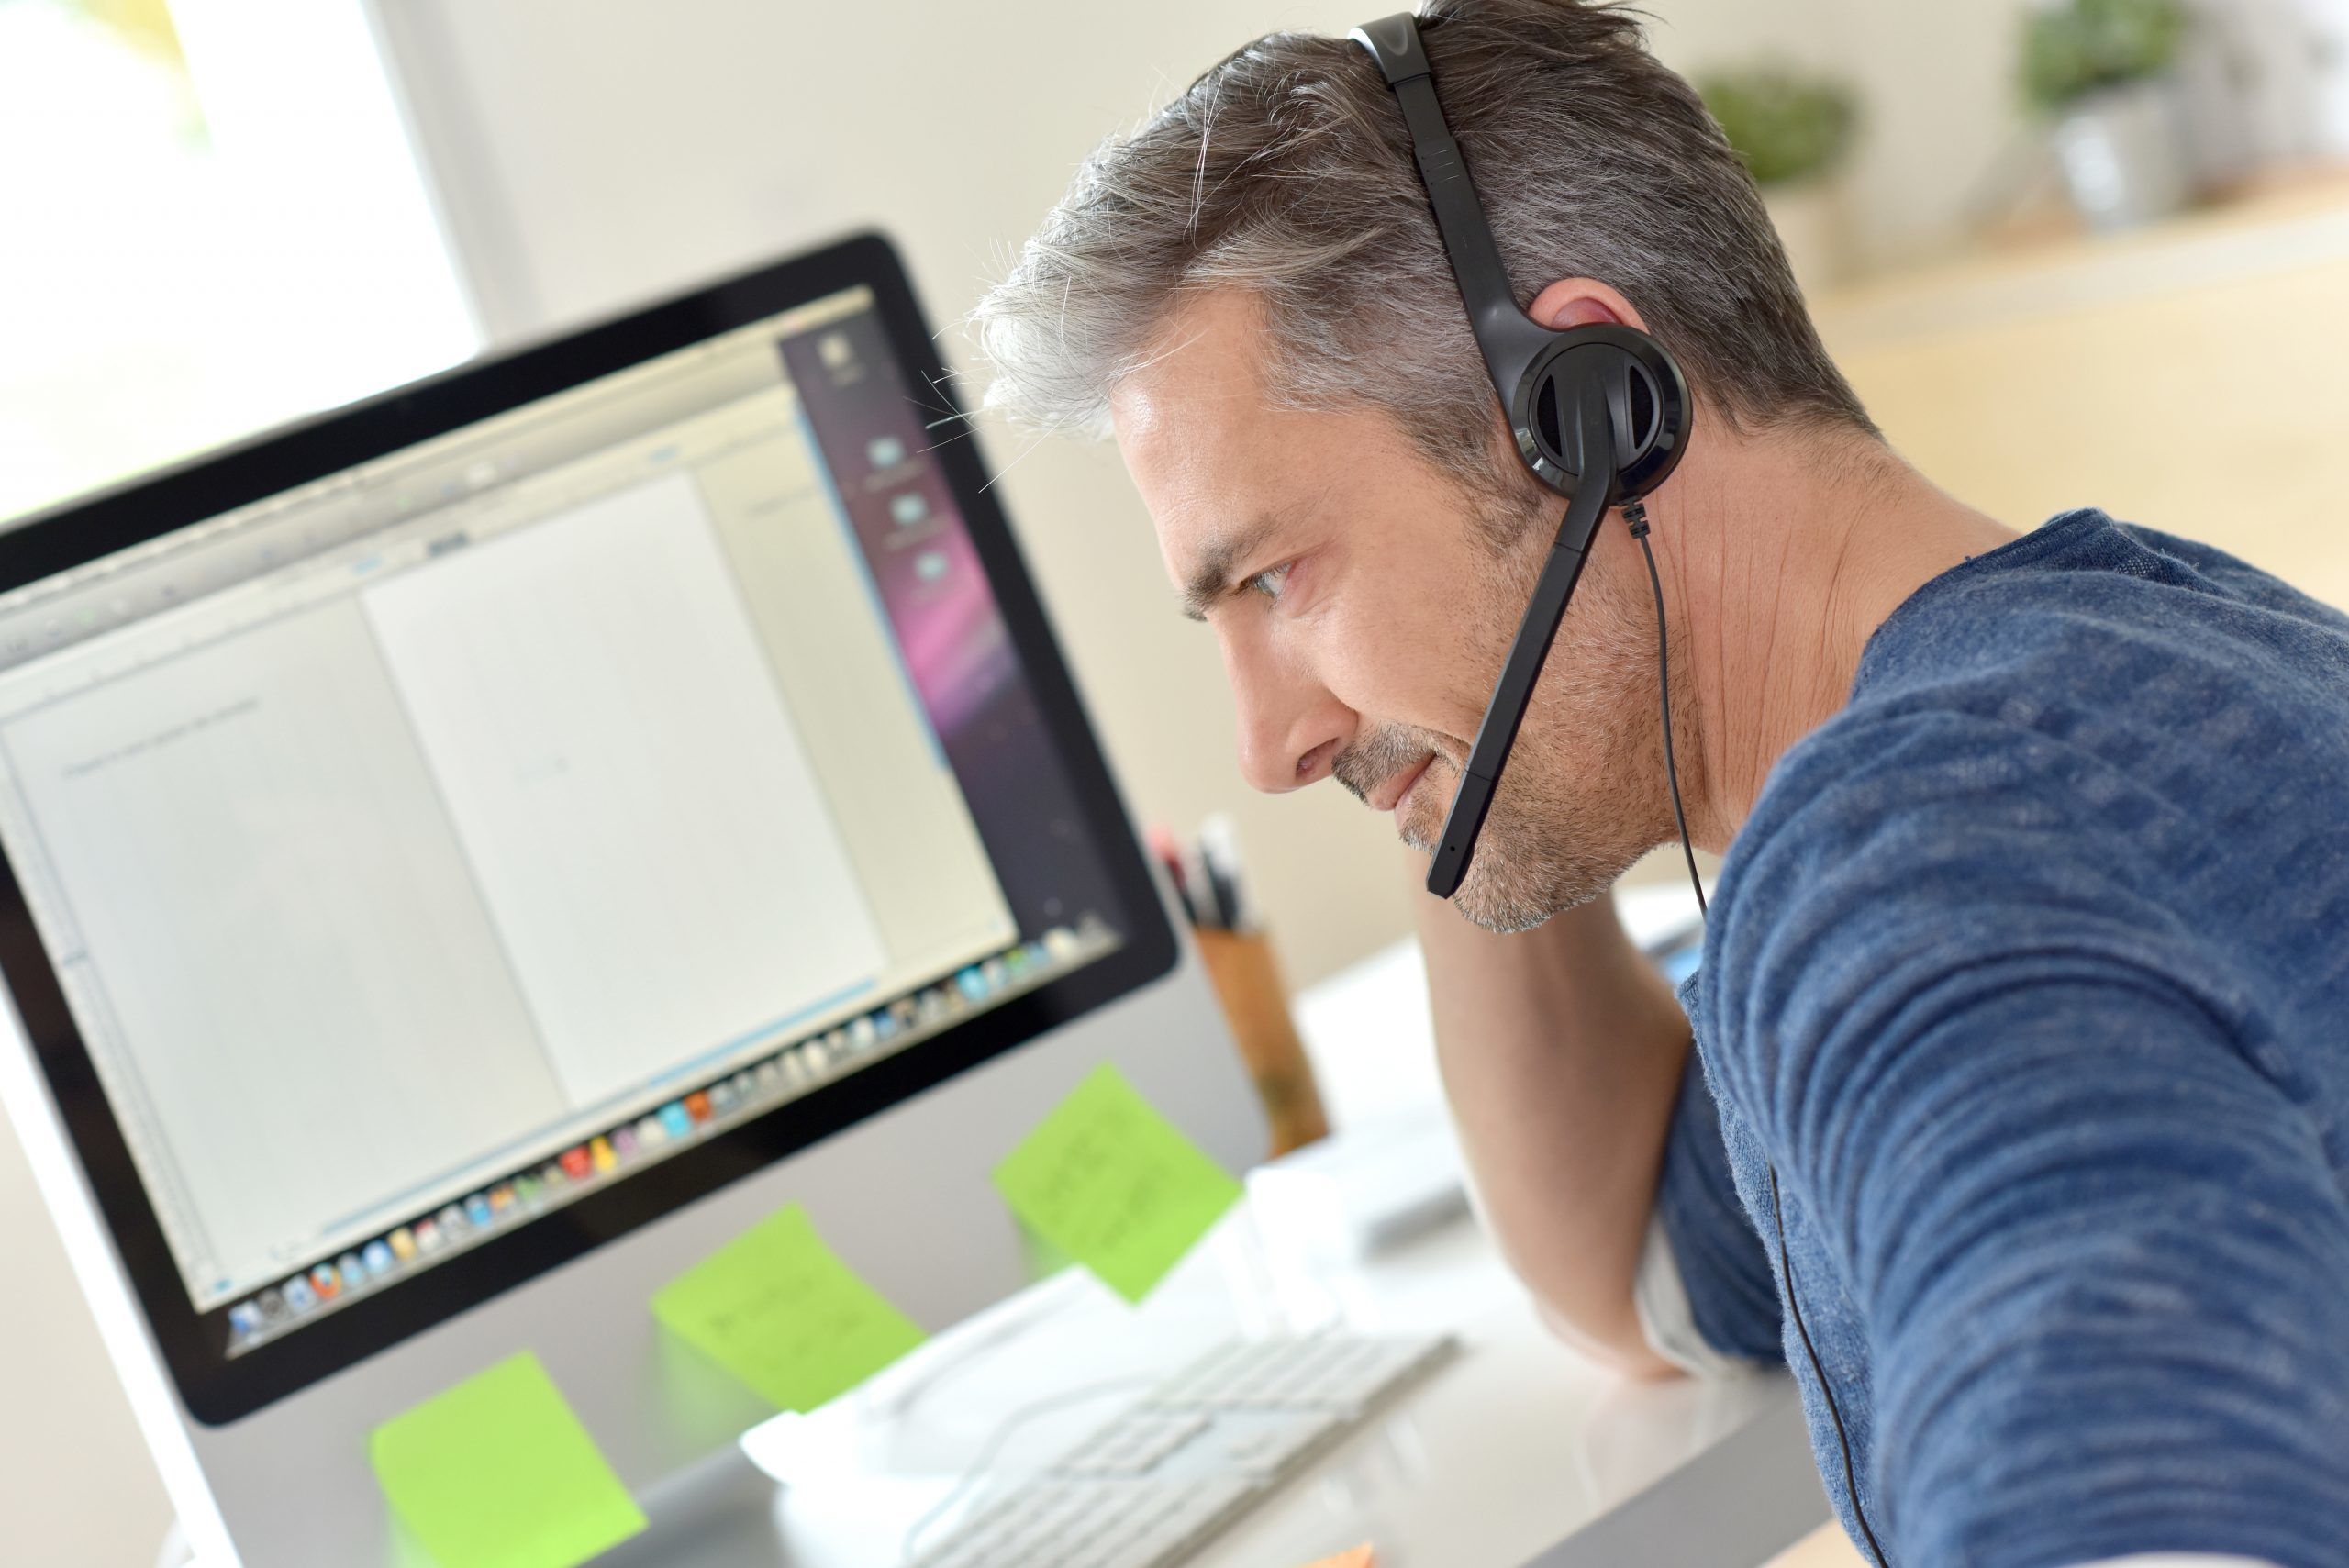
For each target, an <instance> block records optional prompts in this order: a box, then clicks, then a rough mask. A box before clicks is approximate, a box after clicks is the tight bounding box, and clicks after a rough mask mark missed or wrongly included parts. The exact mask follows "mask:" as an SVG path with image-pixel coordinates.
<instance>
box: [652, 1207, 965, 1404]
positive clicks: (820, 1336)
mask: <svg viewBox="0 0 2349 1568" xmlns="http://www.w3.org/2000/svg"><path fill="white" fill-rule="evenodd" d="M652 1311H653V1315H654V1316H655V1317H657V1318H660V1319H661V1321H662V1323H664V1324H666V1325H667V1326H668V1328H669V1329H670V1330H671V1332H673V1333H674V1334H676V1335H677V1336H678V1337H679V1338H680V1339H683V1340H685V1342H686V1343H688V1344H690V1345H692V1346H694V1347H695V1348H696V1350H698V1351H701V1352H702V1353H703V1354H705V1355H707V1356H708V1357H709V1358H710V1359H711V1360H713V1361H715V1362H718V1365H720V1366H722V1367H724V1368H725V1369H726V1370H727V1371H729V1372H730V1373H733V1374H734V1375H735V1376H736V1377H738V1378H740V1379H741V1380H742V1382H744V1383H745V1384H747V1385H750V1386H751V1388H752V1389H754V1390H756V1391H757V1392H758V1393H759V1394H760V1395H761V1396H763V1397H764V1398H765V1399H766V1400H767V1401H768V1402H769V1403H771V1404H773V1405H774V1406H776V1407H779V1408H781V1409H785V1410H798V1411H802V1412H805V1411H808V1410H813V1409H815V1408H816V1407H818V1406H819V1405H822V1404H825V1403H827V1402H828V1401H829V1400H831V1399H834V1398H837V1397H838V1396H841V1395H842V1394H845V1393H847V1392H848V1391H849V1390H850V1389H852V1388H853V1387H855V1386H856V1385H858V1384H860V1383H863V1381H864V1380H865V1379H866V1378H868V1377H870V1376H872V1375H873V1374H874V1373H876V1372H879V1371H880V1370H881V1369H882V1368H883V1367H885V1366H887V1365H888V1364H889V1363H890V1362H894V1361H896V1359H897V1358H898V1357H899V1356H902V1355H904V1354H905V1353H906V1352H907V1351H910V1350H912V1349H913V1348H914V1347H915V1346H917V1345H918V1344H920V1343H921V1342H922V1338H923V1336H922V1331H921V1329H920V1328H919V1327H918V1325H917V1324H915V1322H914V1321H913V1319H911V1318H907V1316H906V1315H905V1314H904V1313H902V1312H900V1311H898V1310H897V1309H896V1307H892V1306H891V1305H890V1304H889V1302H888V1301H887V1300H886V1299H885V1297H884V1296H882V1295H881V1293H880V1292H878V1291H876V1290H874V1288H873V1287H872V1286H871V1285H869V1284H865V1283H864V1281H863V1279H862V1278H860V1277H859V1276H858V1275H857V1274H856V1273H855V1272H854V1271H853V1270H852V1269H851V1268H850V1267H849V1266H848V1265H847V1264H846V1263H844V1262H841V1259H840V1255H839V1254H838V1253H836V1252H834V1251H832V1250H831V1248H830V1247H829V1246H827V1245H825V1242H824V1239H823V1237H821V1236H819V1235H818V1234H817V1232H816V1227H815V1225H814V1223H813V1222H811V1221H810V1220H809V1219H808V1218H807V1210H805V1209H803V1208H800V1207H798V1206H796V1205H794V1206H793V1207H789V1208H786V1209H784V1210H783V1211H781V1212H780V1213H777V1214H773V1215H770V1216H768V1217H767V1218H765V1219H763V1220H761V1221H760V1222H759V1223H758V1224H756V1225H754V1226H752V1227H751V1229H748V1230H746V1231H744V1232H743V1233H742V1234H741V1235H740V1236H738V1237H736V1238H735V1239H734V1240H731V1241H729V1242H728V1243H727V1244H726V1245H725V1246H723V1247H721V1248H719V1249H718V1251H715V1252H713V1253H711V1254H710V1255H709V1256H708V1257H707V1258H706V1259H704V1260H703V1261H702V1262H699V1263H697V1264H696V1265H695V1266H694V1267H693V1268H691V1269H689V1270H687V1271H686V1272H685V1273H682V1274H680V1275H678V1276H677V1277H676V1278H675V1279H674V1280H672V1281H670V1282H669V1284H666V1285H663V1286H662V1289H661V1293H660V1294H659V1295H658V1296H654V1297H653V1298H652Z"/></svg>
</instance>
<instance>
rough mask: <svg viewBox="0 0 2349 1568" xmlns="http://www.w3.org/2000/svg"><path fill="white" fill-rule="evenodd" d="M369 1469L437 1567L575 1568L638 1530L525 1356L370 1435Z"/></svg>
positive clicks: (567, 1411) (613, 1483) (627, 1505)
mask: <svg viewBox="0 0 2349 1568" xmlns="http://www.w3.org/2000/svg"><path fill="white" fill-rule="evenodd" d="M367 1458H368V1462H370V1463H371V1464H373V1466H374V1469H375V1477H376V1479H377V1480H378V1481H380V1482H381V1483H382V1484H383V1488H384V1498H385V1500H386V1501H388V1502H389V1503H390V1504H391V1506H392V1511H393V1513H395V1514H396V1515H397V1516H398V1517H399V1520H400V1522H401V1523H402V1524H404V1525H406V1527H407V1529H408V1532H409V1533H410V1534H411V1535H413V1536H414V1537H415V1538H416V1540H417V1543H418V1544H419V1545H421V1546H422V1547H423V1548H424V1549H425V1550H426V1551H429V1552H430V1553H431V1555H432V1558H433V1560H434V1561H435V1562H438V1563H439V1564H440V1568H573V1565H574V1564H576V1563H581V1562H586V1561H587V1560H588V1559H589V1558H591V1557H593V1556H595V1555H596V1553H598V1552H600V1551H605V1550H606V1549H607V1548H608V1547H612V1546H616V1545H618V1543H619V1542H621V1541H623V1540H627V1539H628V1538H629V1537H630V1536H632V1535H634V1534H636V1533H637V1532H638V1531H640V1530H641V1529H644V1525H645V1520H644V1515H643V1514H642V1513H640V1511H638V1508H637V1506H636V1504H635V1502H634V1501H633V1500H632V1499H631V1498H630V1497H629V1495H628V1488H627V1487H625V1486H623V1485H620V1480H619V1477H618V1476H617V1475H615V1474H613V1473H612V1468H611V1466H610V1465H608V1464H607V1463H606V1462H604V1456H603V1454H602V1453H600V1452H598V1451H596V1441H595V1440H594V1439H593V1438H591V1437H589V1436H588V1435H587V1429H585V1428H584V1427H582V1426H581V1425H580V1424H579V1418H578V1417H576V1416H574V1415H573V1414H572V1413H571V1407H570V1406H569V1405H568V1404H566V1403H564V1401H563V1397H562V1391H561V1390H559V1389H557V1388H556V1387H555V1385H554V1381H553V1379H551V1378H550V1377H549V1376H548V1375H547V1371H546V1368H545V1367H543V1366H541V1365H540V1363H539V1358H538V1357H537V1356H535V1355H532V1354H531V1353H530V1352H529V1351H523V1352H522V1353H521V1354H519V1355H517V1356H511V1357H508V1358H507V1360H505V1361H502V1362H498V1363H497V1364H496V1365H495V1366H493V1367H491V1368H490V1369H489V1370H488V1371H486V1372H484V1373H479V1374H478V1375H476V1376H473V1377H471V1378H468V1379H466V1380H465V1381H464V1382H462V1383H461V1384H459V1385H457V1386H456V1387H454V1388H451V1389H450V1390H448V1391H447V1392H446V1393H443V1394H439V1395H435V1396H433V1397H432V1398H430V1399H428V1400H426V1401H425V1402H424V1403H423V1404H421V1405H418V1406H417V1407H414V1408H413V1409H410V1410H408V1411H406V1412H405V1413H404V1414H401V1415H398V1416H395V1417H393V1418H391V1419H390V1420H388V1421H386V1422H384V1424H383V1425H382V1426H380V1427H378V1428H376V1429H375V1430H374V1432H373V1434H372V1435H371V1436H370V1437H369V1439H368V1441H367Z"/></svg>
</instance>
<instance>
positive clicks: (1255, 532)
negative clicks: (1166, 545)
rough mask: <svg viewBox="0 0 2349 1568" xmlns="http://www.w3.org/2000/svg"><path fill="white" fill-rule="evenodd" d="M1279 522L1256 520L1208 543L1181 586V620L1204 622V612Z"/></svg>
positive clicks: (1276, 519)
mask: <svg viewBox="0 0 2349 1568" xmlns="http://www.w3.org/2000/svg"><path fill="white" fill-rule="evenodd" d="M1280 521H1281V520H1280V519H1279V518H1278V517H1256V518H1254V519H1252V521H1249V522H1246V523H1242V524H1241V526H1240V527H1239V528H1234V529H1233V530H1232V531H1231V532H1230V533H1228V534H1226V535H1224V536H1223V537H1222V538H1220V539H1209V540H1208V545H1207V548H1206V549H1204V550H1201V551H1199V563H1198V564H1197V566H1194V567H1193V568H1192V569H1191V575H1190V577H1189V579H1188V580H1187V581H1186V582H1185V584H1183V614H1184V616H1185V617H1187V618H1188V619H1191V620H1205V619H1207V618H1208V609H1209V608H1211V607H1212V606H1214V604H1215V602H1216V601H1217V600H1218V599H1220V598H1221V597H1223V595H1225V594H1226V593H1227V592H1229V591H1230V587H1231V574H1232V573H1234V572H1235V571H1237V570H1239V567H1240V563H1241V562H1243V561H1245V560H1247V559H1248V558H1249V557H1250V556H1252V555H1254V554H1255V553H1256V551H1258V550H1262V549H1263V548H1264V540H1265V539H1268V538H1269V537H1271V535H1272V534H1273V533H1274V532H1275V530H1277V529H1278V528H1279V527H1280Z"/></svg>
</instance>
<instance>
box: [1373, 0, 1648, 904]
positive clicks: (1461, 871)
mask: <svg viewBox="0 0 2349 1568" xmlns="http://www.w3.org/2000/svg"><path fill="white" fill-rule="evenodd" d="M1351 36H1352V37H1353V40H1354V41H1355V42H1356V43H1358V44H1360V45H1362V46H1363V48H1364V49H1366V50H1369V51H1370V57H1371V58H1372V59H1373V60H1375V61H1377V62H1378V69H1379V71H1380V72H1382V73H1384V74H1385V76H1386V84H1387V86H1389V87H1391V88H1393V89H1394V91H1395V101H1396V102H1397V104H1398V105H1400V106H1401V107H1402V110H1403V123H1404V124H1405V125H1406V126H1408V128H1409V129H1410V133H1411V150H1412V154H1413V156H1414V157H1415V158H1416V159H1417V161H1418V162H1419V178H1420V179H1421V180H1422V181H1423V182H1424V183H1426V185H1427V191H1428V202H1429V205H1430V206H1432V207H1434V209H1435V226H1436V232H1437V233H1438V234H1440V235H1442V239H1443V249H1444V252H1445V254H1446V255H1448V256H1449V257H1450V258H1451V260H1452V272H1453V276H1454V277H1455V278H1456V279H1458V280H1459V284H1460V299H1461V303H1462V304H1464V305H1465V306H1467V307H1468V325H1469V328H1470V329H1471V330H1472V331H1473V332H1475V337H1476V347H1477V349H1478V350H1481V351H1482V352H1483V354H1484V356H1485V368H1486V371H1487V372H1489V373H1491V375H1492V378H1493V391H1494V392H1495V394H1497V395H1498V396H1499V398H1500V403H1501V410H1502V412H1503V413H1504V414H1506V415H1507V416H1508V427H1509V429H1510V431H1511V433H1512V434H1514V435H1515V437H1516V438H1517V450H1518V455H1519V456H1520V457H1521V458H1523V459H1524V460H1525V466H1526V467H1528V468H1530V469H1531V470H1532V471H1533V474H1534V477H1536V478H1538V479H1539V480H1541V481H1542V484H1546V485H1548V486H1549V487H1550V488H1551V489H1553V490H1554V491H1556V492H1557V493H1558V494H1559V495H1564V496H1565V497H1566V498H1567V500H1568V502H1569V505H1568V506H1567V508H1566V516H1565V520H1564V522H1563V523H1561V524H1560V525H1559V528H1558V538H1557V542H1556V543H1555V544H1554V545H1553V546H1552V547H1551V550H1550V559H1549V560H1548V562H1545V563H1544V564H1543V566H1542V576H1541V579H1540V581H1539V582H1537V583H1536V584H1534V588H1533V597H1532V600H1531V602H1530V603H1529V604H1528V605H1527V606H1525V618H1524V619H1523V620H1522V621H1520V623H1519V625H1518V628H1517V640H1516V641H1515V642H1513V643H1511V644H1510V645H1509V651H1508V661H1507V662H1505V663H1504V664H1503V665H1502V666H1501V673H1500V679H1499V680H1498V681H1497V682H1495V683H1494V685H1493V695H1492V699H1491V701H1489V702H1487V703H1486V705H1485V717H1484V722H1483V723H1482V724H1480V725H1478V726H1477V728H1476V743H1475V746H1474V747H1473V748H1471V749H1470V751H1469V753H1468V766H1467V770H1466V771H1465V772H1464V773H1463V774H1462V775H1461V779H1460V791H1459V793H1458V794H1457V795H1453V798H1452V810H1451V812H1450V814H1449V815H1447V816H1446V817H1445V818H1444V822H1443V836H1442V838H1441V839H1439V840H1437V841H1436V850H1435V854H1434V857H1433V859H1432V860H1431V862H1430V863H1429V865H1428V891H1429V892H1430V893H1432V894H1434V895H1436V896H1437V897H1439V898H1449V897H1451V896H1452V895H1453V894H1454V893H1456V892H1458V891H1459V890H1460V884H1461V880H1462V879H1463V878H1464V877H1465V876H1466V875H1467V874H1468V862H1469V861H1470V860H1471V858H1472V857H1474V855H1475V852H1476V836H1477V834H1478V833H1479V832H1481V831H1482V830H1483V828H1484V826H1485V815H1486V812H1487V811H1489V810H1490V809H1491V808H1492V804H1493V792H1494V790H1495V789H1496V788H1497V787H1498V785H1499V784H1500V777H1501V769H1502V768H1503V767H1505V766H1507V765H1508V753H1509V748H1510V747H1512V746H1514V745H1515V744H1516V743H1517V731H1518V727H1519V726H1520V725H1521V724H1522V723H1523V722H1524V721H1525V708H1526V705H1527V704H1528V703H1530V702H1531V701H1532V699H1533V688H1534V685H1535V684H1536V683H1537V682H1539V681H1540V680H1541V678H1542V664H1543V662H1545V661H1546V660H1547V659H1548V658H1549V656H1550V642H1551V639H1553V638H1555V637H1556V636H1557V634H1558V623H1559V622H1560V621H1562V620H1563V619H1564V617H1565V614H1566V606H1567V605H1568V604H1569V603H1571V602H1572V601H1573V599H1574V596H1575V584H1576V583H1578V582H1580V581H1581V579H1582V567H1583V561H1584V559H1585V557H1586V554H1587V553H1588V551H1589V550H1590V540H1591V536H1592V535H1593V534H1595V533H1597V532H1598V525H1599V524H1600V523H1601V522H1602V521H1604V520H1605V518H1606V517H1607V514H1608V512H1609V510H1610V509H1611V508H1613V507H1616V506H1622V505H1624V504H1626V503H1629V502H1636V501H1637V500H1639V499H1640V497H1642V496H1643V495H1647V494H1648V493H1649V492H1650V491H1652V490H1653V489H1654V488H1655V487H1656V486H1657V485H1659V484H1663V483H1664V479H1665V477H1666V476H1667V475H1669V474H1670V473H1672V471H1673V469H1674V467H1675V466H1676V465H1677V464H1678V463H1679V462H1680V456H1681V453H1682V452H1683V451H1685V450H1687V445H1688V427H1689V417H1690V407H1689V402H1688V383H1687V379H1686V378H1685V377H1683V376H1682V375H1681V373H1680V366H1679V365H1678V364H1677V363H1675V361H1674V360H1673V358H1672V356H1671V354H1670V353H1668V352H1666V351H1665V350H1664V345H1663V344H1661V343H1659V342H1657V341H1656V340H1655V339H1653V338H1651V337H1649V336H1648V335H1647V334H1646V333H1644V332H1640V331H1635V330H1633V329H1632V328H1629V327H1618V326H1610V325H1593V326H1588V327H1570V328H1566V329H1565V330H1564V331H1563V332H1560V331H1553V330H1552V329H1551V328H1547V327H1544V326H1542V325H1541V324H1540V323H1539V322H1537V321H1535V320H1534V319H1533V318H1532V317H1530V316H1528V315H1526V314H1525V312H1524V311H1523V310H1521V309H1520V308H1519V307H1518V303H1517V296H1516V295H1514V294H1512V293H1511V292H1510V290H1509V284H1508V271H1507V270H1506V269H1505V268H1504V267H1503V266H1502V265H1501V254H1500V250H1499V248H1498V247H1497V245H1495V244H1494V243H1493V230H1492V226H1491V225H1490V224H1489V223H1487V222H1486V219H1485V209H1484V207H1483V206H1481V205H1480V204H1479V203H1478V202H1477V200H1476V192H1475V186H1473V185H1471V184H1470V183H1469V181H1468V171H1467V169H1466V167H1465V166H1464V164H1463V163H1462V162H1461V161H1460V148H1459V145H1458V144H1457V143H1456V142H1454V141H1453V139H1452V131H1451V128H1449V127H1448V126H1446V125H1445V124H1444V120H1443V109H1442V106H1441V105H1439V104H1438V103H1437V102H1436V95H1435V83H1434V80H1433V78H1432V76H1431V73H1430V70H1429V66H1428V57H1427V50H1425V49H1423V48H1421V47H1420V44H1419V24H1418V22H1417V21H1416V20H1414V19H1413V18H1412V17H1410V16H1408V14H1407V15H1403V16H1398V17H1386V19H1385V20H1383V21H1377V22H1369V23H1365V24H1364V25H1363V26H1362V27H1359V28H1355V29H1354V30H1353V34H1352V35H1351Z"/></svg>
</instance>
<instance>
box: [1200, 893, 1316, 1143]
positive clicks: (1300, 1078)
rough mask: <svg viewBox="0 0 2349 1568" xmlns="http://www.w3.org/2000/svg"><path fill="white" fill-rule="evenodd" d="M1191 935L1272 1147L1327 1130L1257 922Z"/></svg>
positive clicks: (1276, 967)
mask: <svg viewBox="0 0 2349 1568" xmlns="http://www.w3.org/2000/svg"><path fill="white" fill-rule="evenodd" d="M1193 935H1194V936H1196V937H1197V940H1198V944H1199V957H1200V960H1201V961H1202V962H1205V963H1206V964H1207V967H1208V979H1209V980H1211V981H1212V982H1214V984H1215V994H1216V997H1217V999H1218V1000H1219V1001H1220V1002H1221V1003H1222V1004H1223V1016H1224V1018H1225V1020H1226V1021H1227V1022H1228V1023H1230V1026H1231V1034H1232V1038H1233V1039H1234V1040H1237V1041H1238V1042H1239V1044H1240V1057H1241V1061H1242V1062H1245V1063H1246V1064H1247V1068H1248V1073H1249V1076H1250V1077H1252V1078H1253V1079H1254V1080H1255V1081H1256V1092H1257V1093H1258V1094H1259V1095H1262V1096H1263V1097H1264V1115H1265V1118H1266V1119H1267V1120H1268V1121H1270V1122H1271V1123H1272V1129H1273V1150H1272V1151H1273V1153H1274V1154H1275V1155H1281V1154H1286V1153H1287V1152H1288V1151H1290V1150H1292V1149H1300V1148H1303V1147H1304V1146H1305V1145H1306V1144H1308V1143H1310V1142H1312V1141H1313V1140H1316V1139H1318V1138H1321V1137H1324V1136H1326V1135H1327V1134H1328V1132H1329V1130H1330V1118H1329V1116H1328V1115H1327V1113H1326V1112H1324V1111H1323V1109H1322V1107H1321V1088H1320V1085H1319V1084H1317V1083H1315V1082H1314V1078H1313V1063H1312V1062H1311V1060H1310V1059H1308V1057H1307V1056H1306V1054H1305V1042H1304V1041H1303V1040H1300V1039H1298V1038H1297V1022H1296V1020H1295V1019H1294V1018H1290V1017H1289V1011H1288V994H1287V992H1286V990H1285V989H1283V987H1282V985H1281V976H1280V967H1279V965H1278V964H1277V963H1275V962H1274V958H1273V944H1272V942H1271V941H1270V940H1267V939H1266V937H1265V935H1264V932H1262V931H1260V930H1256V931H1222V930H1216V929H1212V928H1201V929H1198V930H1197V931H1195V932H1194V933H1193Z"/></svg>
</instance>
